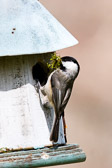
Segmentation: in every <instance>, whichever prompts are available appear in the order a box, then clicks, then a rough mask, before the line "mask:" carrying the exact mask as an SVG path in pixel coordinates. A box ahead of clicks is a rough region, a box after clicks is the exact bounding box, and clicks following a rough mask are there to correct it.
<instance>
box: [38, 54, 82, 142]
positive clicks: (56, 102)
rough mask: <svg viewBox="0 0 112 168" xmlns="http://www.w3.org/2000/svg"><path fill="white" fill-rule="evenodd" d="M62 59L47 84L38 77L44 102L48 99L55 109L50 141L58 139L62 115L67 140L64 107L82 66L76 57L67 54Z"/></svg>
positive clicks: (50, 105) (49, 104)
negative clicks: (43, 83)
mask: <svg viewBox="0 0 112 168" xmlns="http://www.w3.org/2000/svg"><path fill="white" fill-rule="evenodd" d="M61 59H62V63H61V65H60V68H58V69H56V70H54V71H53V72H52V73H51V74H50V76H49V77H48V79H47V82H46V84H45V85H43V86H42V85H41V83H40V81H39V79H38V87H39V88H38V89H39V94H40V98H41V99H43V100H42V101H43V102H46V101H47V100H48V106H49V107H52V108H53V109H54V111H55V118H54V123H53V127H52V130H51V135H50V141H53V142H57V141H58V134H59V122H60V119H61V117H62V118H63V125H64V134H65V141H66V128H65V118H64V109H65V107H66V105H67V102H68V100H69V98H70V95H71V92H72V87H73V83H74V80H75V79H76V77H77V76H78V73H79V70H80V66H79V64H78V62H77V60H76V59H75V58H73V57H70V56H65V57H62V58H61ZM44 99H45V101H44ZM43 104H44V103H43Z"/></svg>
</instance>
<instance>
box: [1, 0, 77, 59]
mask: <svg viewBox="0 0 112 168" xmlns="http://www.w3.org/2000/svg"><path fill="white" fill-rule="evenodd" d="M77 43H78V41H77V40H76V39H75V38H74V37H73V36H72V35H71V34H70V33H69V32H68V31H67V30H66V29H65V28H64V27H63V26H62V25H61V24H60V23H59V22H58V21H57V20H56V19H55V18H54V17H53V16H52V15H51V13H49V11H48V10H46V9H45V8H44V7H43V5H42V4H41V3H40V2H39V1H37V0H0V56H7V55H9V56H10V55H21V54H22V55H23V54H39V53H47V52H52V51H56V50H60V49H63V48H66V47H70V46H73V45H75V44H77Z"/></svg>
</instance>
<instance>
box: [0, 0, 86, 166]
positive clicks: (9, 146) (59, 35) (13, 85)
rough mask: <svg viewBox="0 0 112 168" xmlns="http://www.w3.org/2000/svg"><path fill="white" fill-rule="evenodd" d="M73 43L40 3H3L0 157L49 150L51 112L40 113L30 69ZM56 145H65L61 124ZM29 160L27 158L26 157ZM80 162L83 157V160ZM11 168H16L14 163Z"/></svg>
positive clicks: (7, 0)
mask: <svg viewBox="0 0 112 168" xmlns="http://www.w3.org/2000/svg"><path fill="white" fill-rule="evenodd" d="M77 43H78V41H77V40H76V39H75V38H74V37H73V36H72V35H71V34H70V33H69V32H68V31H67V30H66V29H65V28H64V27H63V26H62V25H61V24H60V23H59V22H58V21H57V20H56V19H55V18H54V17H53V16H52V15H51V14H50V13H49V12H48V11H47V10H46V9H45V8H44V7H43V5H42V4H41V3H40V2H39V1H37V0H16V1H15V0H1V2H0V152H1V153H2V151H3V152H4V151H16V150H21V149H22V150H27V149H32V150H33V149H38V148H43V147H45V146H52V142H51V141H50V138H49V137H50V131H51V127H52V124H53V115H54V111H52V110H48V111H47V110H46V111H45V110H43V109H42V107H41V105H40V100H39V95H38V93H37V91H36V88H35V80H34V79H33V75H32V68H33V67H34V66H35V65H36V63H38V62H48V61H49V58H50V57H51V55H52V53H54V52H55V51H57V50H60V49H63V48H66V47H70V46H73V45H75V44H77ZM38 73H39V72H38ZM57 144H65V139H64V131H63V123H62V121H60V129H59V139H58V141H57ZM76 146H77V145H76ZM76 146H75V147H76ZM77 148H78V147H77ZM44 153H45V151H44ZM42 154H43V152H42ZM11 156H12V155H11ZM42 156H43V158H44V157H45V159H46V157H47V156H46V155H44V154H43V155H41V158H42ZM5 157H7V156H5ZM27 157H30V155H29V154H28V156H27ZM84 157H85V155H84V154H83V159H82V160H84ZM47 159H48V158H47ZM9 160H10V159H9ZM16 161H17V160H16ZM2 162H3V159H2V161H1V160H0V167H3V165H4V167H7V166H6V165H7V163H6V164H5V161H4V162H3V163H2ZM26 162H27V161H26ZM48 165H49V164H48ZM40 166H41V165H40ZM44 166H45V165H44ZM12 167H16V164H15V166H12ZM31 167H33V164H32V165H31Z"/></svg>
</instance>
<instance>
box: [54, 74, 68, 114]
mask: <svg viewBox="0 0 112 168" xmlns="http://www.w3.org/2000/svg"><path fill="white" fill-rule="evenodd" d="M66 82H67V81H66V77H65V76H63V75H61V77H60V76H59V74H58V72H57V73H54V74H53V75H52V77H51V84H52V96H53V102H54V105H55V110H56V111H57V112H59V113H60V114H59V115H61V113H62V112H63V111H64V108H65V106H66V104H67V102H68V99H69V97H70V94H71V89H69V88H66V84H65V83H66Z"/></svg>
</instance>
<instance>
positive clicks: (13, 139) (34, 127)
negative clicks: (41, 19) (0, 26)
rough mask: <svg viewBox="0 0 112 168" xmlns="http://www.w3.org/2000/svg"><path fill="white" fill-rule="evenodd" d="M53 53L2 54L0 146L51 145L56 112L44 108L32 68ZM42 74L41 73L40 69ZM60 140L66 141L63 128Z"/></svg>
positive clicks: (0, 75)
mask: <svg viewBox="0 0 112 168" xmlns="http://www.w3.org/2000/svg"><path fill="white" fill-rule="evenodd" d="M49 57H50V54H40V55H39V54H37V55H24V56H13V57H11V56H10V57H0V148H6V147H7V148H27V147H34V148H36V147H41V146H45V145H50V144H52V142H50V140H49V136H50V130H51V127H52V124H53V115H54V111H52V110H51V111H49V110H48V111H47V110H46V111H43V110H42V108H41V106H40V101H39V96H38V93H37V91H36V89H35V87H34V86H35V81H34V80H33V77H32V67H33V66H34V65H35V64H36V63H37V62H38V61H43V60H44V61H47V60H48V59H49ZM38 73H39V72H38ZM60 135H62V136H61V137H60V138H59V143H63V142H64V141H63V130H62V127H61V128H60Z"/></svg>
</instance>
